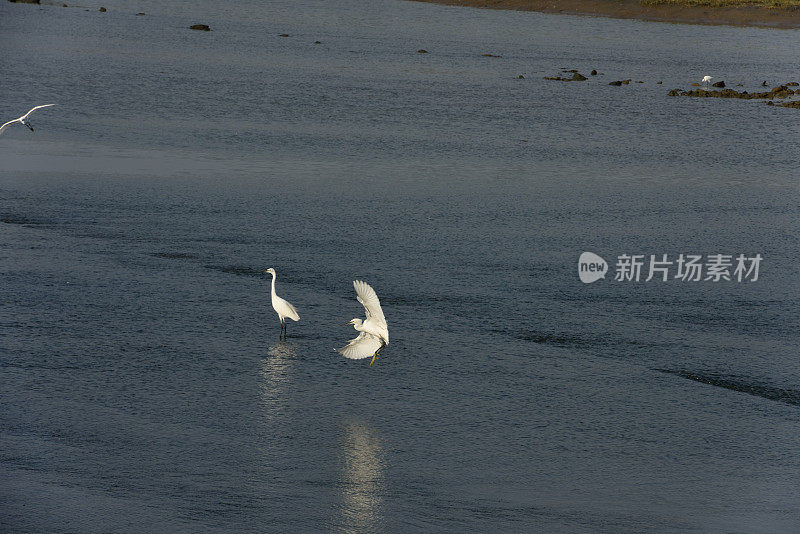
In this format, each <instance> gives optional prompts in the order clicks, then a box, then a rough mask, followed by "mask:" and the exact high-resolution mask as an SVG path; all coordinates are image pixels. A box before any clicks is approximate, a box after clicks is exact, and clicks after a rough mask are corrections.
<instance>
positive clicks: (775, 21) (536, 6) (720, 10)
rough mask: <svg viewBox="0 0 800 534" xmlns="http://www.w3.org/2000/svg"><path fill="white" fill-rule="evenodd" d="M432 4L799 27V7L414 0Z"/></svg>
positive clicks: (620, 0)
mask: <svg viewBox="0 0 800 534" xmlns="http://www.w3.org/2000/svg"><path fill="white" fill-rule="evenodd" d="M413 1H416V2H428V3H433V4H445V5H452V6H467V7H479V8H486V9H510V10H518V11H539V12H542V13H563V14H568V15H592V16H600V17H611V18H618V19H637V20H647V21H656V22H676V23H684V24H708V25H730V26H762V27H769V28H783V29H791V28H800V8H797V7H795V8H768V7H760V6H742V7H705V6H677V5H658V6H647V5H643V4H642V3H640V2H639V1H637V0H413Z"/></svg>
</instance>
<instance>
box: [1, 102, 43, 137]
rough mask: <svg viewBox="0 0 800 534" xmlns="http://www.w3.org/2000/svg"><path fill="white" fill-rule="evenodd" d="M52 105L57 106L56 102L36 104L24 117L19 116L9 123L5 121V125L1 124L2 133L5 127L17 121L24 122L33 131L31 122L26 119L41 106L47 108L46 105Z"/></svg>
mask: <svg viewBox="0 0 800 534" xmlns="http://www.w3.org/2000/svg"><path fill="white" fill-rule="evenodd" d="M50 106H55V104H42V105H41V106H36V107H34V108H32V109H31V110H30V111H29V112H27V113H26V114H25V115H23V116H22V117H20V118H18V119H14V120H13V121H8V122H7V123H5V124H4V125H2V126H0V133H3V130H5V129H6V126H8V125H9V124H14V123H15V122H18V123H20V124H23V125H25V126H27V127H28V128H30V130H31V131H33V126H31V125H30V124H28V123H27V122H25V120H26V119H27V118H28V117H30V115H31V113H33V112H34V111H36V110H37V109H40V108H46V107H50Z"/></svg>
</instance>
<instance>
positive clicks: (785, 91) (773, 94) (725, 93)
mask: <svg viewBox="0 0 800 534" xmlns="http://www.w3.org/2000/svg"><path fill="white" fill-rule="evenodd" d="M789 87H790V85H789V84H784V85H779V86H777V87H773V88H772V90H770V91H759V92H757V93H748V92H747V91H741V92H739V91H736V90H734V89H723V90H721V91H706V90H705V89H693V90H691V91H683V90H681V89H673V90H672V91H670V92H669V93H667V94H668V95H669V96H694V97H700V98H743V99H746V100H751V99H762V100H763V99H768V100H772V99H775V98H788V97H790V96H792V95H794V94H798V95H800V89H798V90H797V91H793V90H791V89H789Z"/></svg>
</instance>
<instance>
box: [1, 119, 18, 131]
mask: <svg viewBox="0 0 800 534" xmlns="http://www.w3.org/2000/svg"><path fill="white" fill-rule="evenodd" d="M15 122H19V119H14V120H13V121H8V122H7V123H5V124H4V125H2V126H0V133H3V130H5V129H6V126H8V125H9V124H13V123H15Z"/></svg>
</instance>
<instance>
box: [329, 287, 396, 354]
mask: <svg viewBox="0 0 800 534" xmlns="http://www.w3.org/2000/svg"><path fill="white" fill-rule="evenodd" d="M353 287H354V288H355V289H356V295H357V297H356V298H357V299H358V302H360V303H361V304H362V305H363V306H364V312H365V314H366V316H367V318H366V320H364V321H362V320H361V319H357V318H356V319H353V320H352V321H350V322H349V323H347V324H351V325H353V328H355V329H356V330H358V331H359V332H361V333H360V334H358V337H356V338H354V339H351V340H350V341H349V342H348V343H347V345H345V346H344V347H342V348H341V349H336V352H338V353H339V354H341V355H342V356H344V357H345V358H350V359H351V360H361V359H363V358H369V357H370V356H372V361H371V362H369V364H370V365H372V364H373V363H375V358H377V357H378V356H380V354H381V351H382V350H383V349H384V347H386V345H388V344H389V327H388V326H386V317H384V316H383V310H382V309H381V303H380V301H379V300H378V295H376V294H375V290H374V289H372V288H371V287H370V286H369V284H367V283H366V282H362V281H361V280H356V281H354V282H353Z"/></svg>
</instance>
